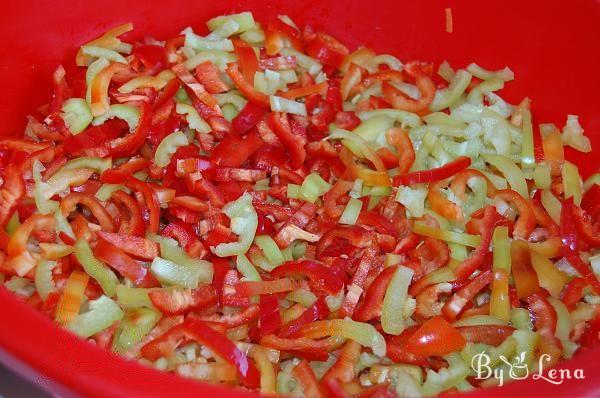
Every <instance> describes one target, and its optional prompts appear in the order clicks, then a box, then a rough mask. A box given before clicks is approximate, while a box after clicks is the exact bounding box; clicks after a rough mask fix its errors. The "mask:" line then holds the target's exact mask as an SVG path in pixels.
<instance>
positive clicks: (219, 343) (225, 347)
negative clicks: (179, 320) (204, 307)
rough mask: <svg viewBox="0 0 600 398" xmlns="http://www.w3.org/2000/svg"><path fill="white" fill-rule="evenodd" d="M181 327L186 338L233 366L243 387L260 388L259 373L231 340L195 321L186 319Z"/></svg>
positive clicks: (204, 323)
mask: <svg viewBox="0 0 600 398" xmlns="http://www.w3.org/2000/svg"><path fill="white" fill-rule="evenodd" d="M183 327H184V329H185V331H186V333H187V334H188V336H190V337H192V338H193V339H194V340H196V341H197V342H198V343H200V344H202V345H206V346H207V347H208V348H209V349H210V350H211V351H213V352H214V353H215V354H217V355H218V356H219V357H220V358H222V359H224V360H225V361H227V362H229V363H231V364H233V365H235V367H236V369H237V372H238V376H239V377H240V380H241V382H242V384H243V385H245V386H246V387H248V388H250V389H258V388H259V387H260V372H259V371H258V369H256V367H255V366H254V364H253V363H252V362H250V360H249V359H248V357H247V356H246V354H244V353H243V352H242V351H240V350H239V349H238V348H237V347H236V346H235V344H233V342H231V340H229V339H228V338H227V337H225V336H224V335H222V334H221V333H219V332H217V331H215V330H214V329H213V328H211V327H210V326H208V324H207V323H206V322H203V321H199V320H197V319H192V318H188V319H186V320H185V322H184V323H183Z"/></svg>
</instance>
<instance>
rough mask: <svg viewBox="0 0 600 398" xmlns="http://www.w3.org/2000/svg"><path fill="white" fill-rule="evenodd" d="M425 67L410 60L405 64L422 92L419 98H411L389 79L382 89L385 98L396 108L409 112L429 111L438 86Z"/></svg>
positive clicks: (406, 69) (408, 72) (407, 71)
mask: <svg viewBox="0 0 600 398" xmlns="http://www.w3.org/2000/svg"><path fill="white" fill-rule="evenodd" d="M423 69H424V68H423V65H421V64H420V63H419V62H410V63H408V64H406V65H405V66H404V70H405V71H406V73H407V74H409V75H410V76H412V77H413V78H414V79H415V84H416V85H417V88H418V89H419V93H420V94H421V96H420V97H419V99H417V100H414V99H412V98H409V97H408V96H407V95H406V94H404V93H403V92H402V91H400V90H399V89H398V88H396V86H393V85H392V84H390V83H389V82H388V81H384V82H383V84H382V85H381V91H382V92H383V95H384V96H385V99H386V100H387V101H388V102H389V103H391V104H392V106H393V107H394V108H396V109H400V110H405V111H409V112H423V111H427V108H428V107H429V104H431V102H432V101H433V98H434V96H435V91H436V87H435V84H434V83H433V81H432V80H431V78H430V77H429V76H428V75H427V73H425V71H424V70H423Z"/></svg>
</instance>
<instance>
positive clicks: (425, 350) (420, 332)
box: [405, 316, 466, 356]
mask: <svg viewBox="0 0 600 398" xmlns="http://www.w3.org/2000/svg"><path fill="white" fill-rule="evenodd" d="M465 344H466V341H465V338H464V337H463V336H462V335H461V334H460V332H459V331H458V330H457V329H456V328H455V327H454V326H452V325H451V324H449V323H448V322H447V321H446V320H445V319H444V318H442V317H440V316H435V317H433V318H431V319H428V320H427V321H426V322H425V323H424V324H422V325H421V326H420V327H419V329H417V331H415V333H414V334H412V335H411V336H410V337H409V338H408V340H407V341H406V345H405V348H406V350H407V351H409V352H411V353H413V354H415V355H417V356H443V355H447V354H450V353H452V352H455V351H460V350H462V349H463V347H464V346H465Z"/></svg>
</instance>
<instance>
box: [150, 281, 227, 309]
mask: <svg viewBox="0 0 600 398" xmlns="http://www.w3.org/2000/svg"><path fill="white" fill-rule="evenodd" d="M148 297H150V301H152V304H153V305H154V306H155V307H156V308H157V309H158V310H159V311H160V312H162V313H163V314H165V315H182V314H187V313H189V312H190V311H198V310H201V309H203V308H208V307H210V306H212V305H216V304H217V300H218V298H217V293H216V291H215V288H214V287H212V286H211V285H204V286H200V287H197V288H196V289H156V290H152V291H150V292H149V293H148Z"/></svg>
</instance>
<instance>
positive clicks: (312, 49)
mask: <svg viewBox="0 0 600 398" xmlns="http://www.w3.org/2000/svg"><path fill="white" fill-rule="evenodd" d="M306 52H307V53H308V55H310V56H311V57H313V58H316V59H318V60H319V61H321V63H323V64H325V65H330V66H333V67H335V68H339V66H340V65H341V64H342V61H343V60H344V58H345V57H346V55H348V53H349V51H348V48H346V46H344V45H343V44H342V43H340V42H339V41H338V40H337V39H335V38H334V37H332V36H329V35H327V34H325V33H317V36H316V37H315V38H314V40H312V41H311V42H310V43H308V44H307V45H306Z"/></svg>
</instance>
